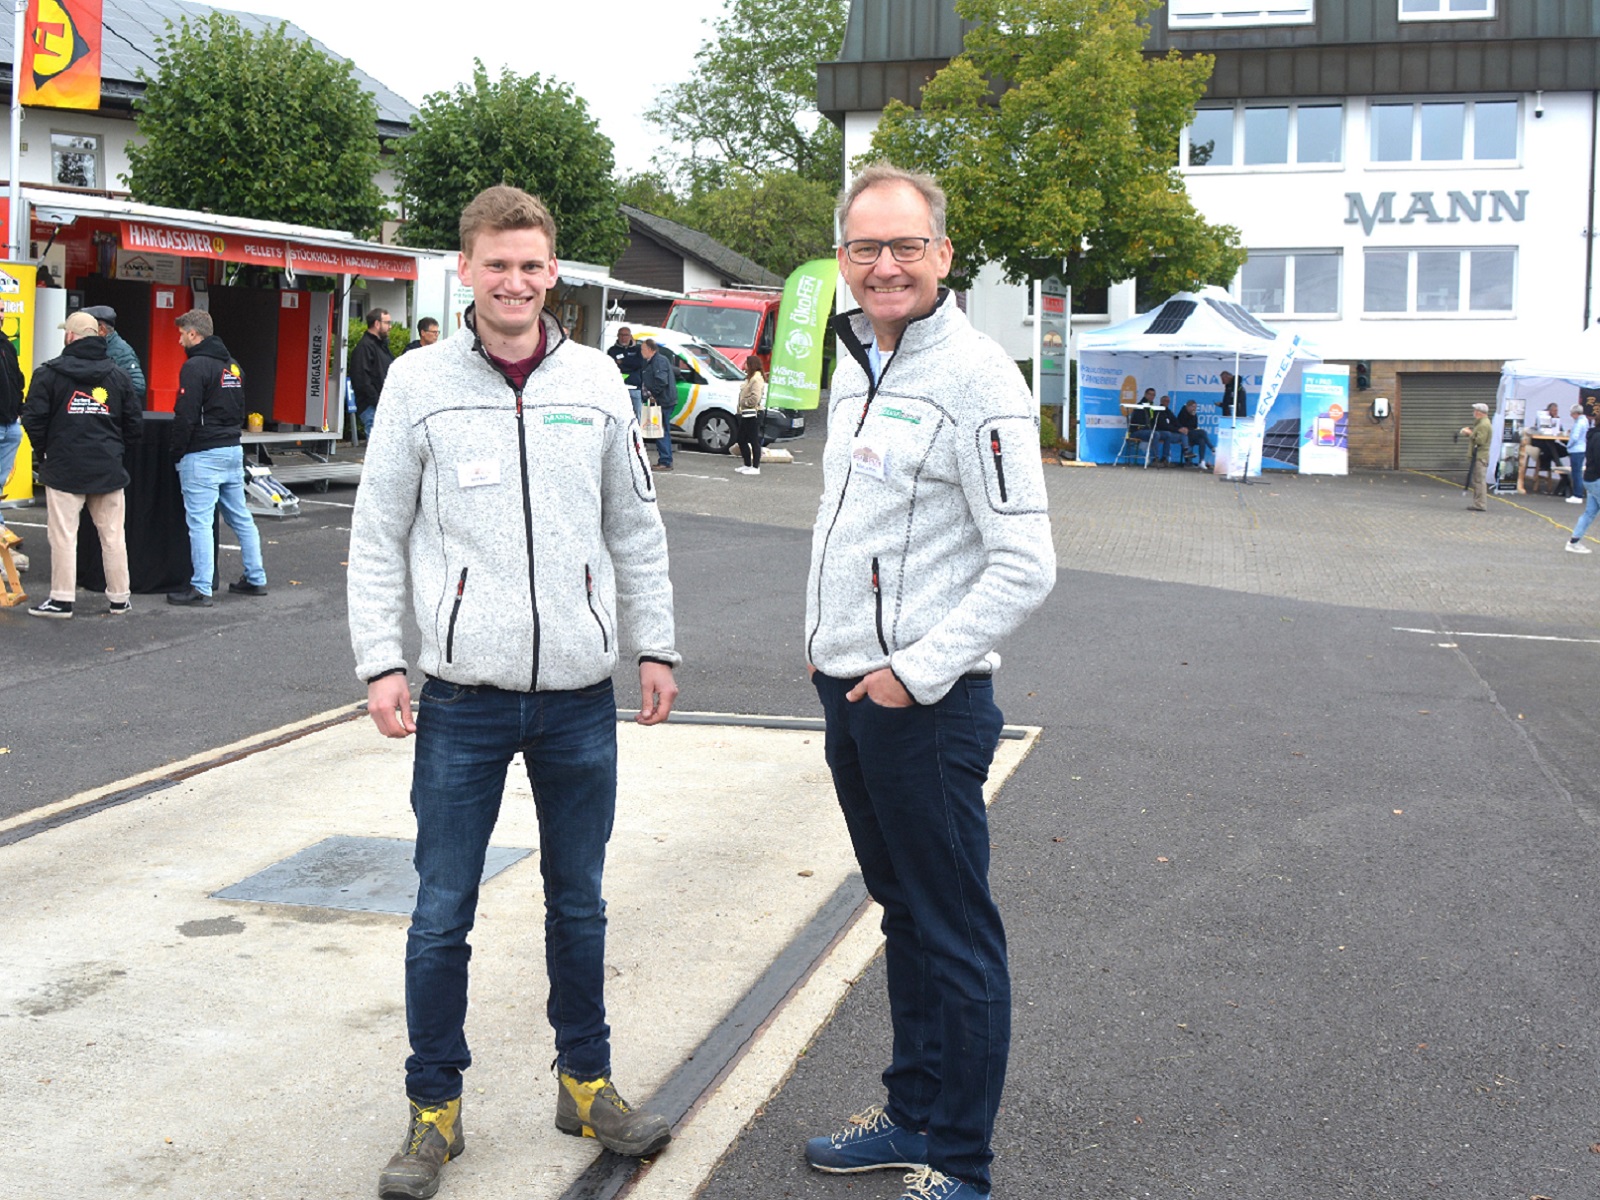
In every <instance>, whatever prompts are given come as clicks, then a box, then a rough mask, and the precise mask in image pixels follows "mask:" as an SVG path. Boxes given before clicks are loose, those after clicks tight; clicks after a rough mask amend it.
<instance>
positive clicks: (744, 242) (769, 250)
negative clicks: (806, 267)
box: [673, 171, 838, 276]
mask: <svg viewBox="0 0 1600 1200" xmlns="http://www.w3.org/2000/svg"><path fill="white" fill-rule="evenodd" d="M837 190H838V188H837V185H836V184H833V183H820V182H818V181H817V180H815V179H805V178H803V177H801V176H799V175H796V174H794V173H793V172H789V171H774V172H769V173H768V174H765V175H759V176H758V175H739V176H735V177H733V178H730V179H728V180H727V181H726V182H725V183H724V184H723V185H722V186H721V187H719V188H716V189H714V190H712V191H708V192H704V193H702V194H701V195H698V196H693V197H691V198H690V199H689V201H688V202H687V203H686V204H685V205H684V209H683V211H682V212H681V213H680V214H679V215H678V216H676V217H674V218H673V219H674V220H677V221H681V222H683V223H684V224H686V225H690V226H692V227H693V228H695V229H698V230H700V231H701V232H703V233H708V234H710V235H711V236H712V237H714V238H716V239H717V240H718V241H719V242H721V243H722V244H723V245H725V246H729V247H731V248H732V249H734V250H737V251H738V252H739V253H740V254H743V255H744V256H745V257H747V258H751V259H754V260H755V261H756V262H758V263H760V264H761V265H762V266H763V267H765V268H767V270H769V271H773V272H776V273H777V274H779V275H784V276H787V275H788V274H789V272H790V271H792V270H794V269H795V268H796V267H798V266H799V265H800V264H801V263H803V262H806V261H808V260H810V259H813V258H827V257H831V256H832V255H833V204H834V196H835V193H836V192H837Z"/></svg>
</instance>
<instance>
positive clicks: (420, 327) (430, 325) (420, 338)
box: [386, 317, 439, 378]
mask: <svg viewBox="0 0 1600 1200" xmlns="http://www.w3.org/2000/svg"><path fill="white" fill-rule="evenodd" d="M438 340H439V322H437V321H435V320H434V319H433V318H432V317H423V318H422V320H420V321H418V322H417V338H416V341H414V342H408V343H407V344H406V348H405V350H404V351H403V352H402V353H405V354H409V353H411V351H413V350H421V349H422V348H423V347H424V346H431V345H433V344H434V343H435V342H437V341H438ZM386 378H387V376H386Z"/></svg>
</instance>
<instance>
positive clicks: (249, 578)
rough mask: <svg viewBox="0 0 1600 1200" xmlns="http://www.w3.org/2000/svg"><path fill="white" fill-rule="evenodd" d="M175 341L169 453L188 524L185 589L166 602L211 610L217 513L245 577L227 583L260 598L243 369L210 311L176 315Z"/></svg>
mask: <svg viewBox="0 0 1600 1200" xmlns="http://www.w3.org/2000/svg"><path fill="white" fill-rule="evenodd" d="M175 324H176V325H177V326H178V344H179V345H181V346H182V347H183V350H184V353H185V354H187V355H188V360H187V361H186V362H185V363H184V364H183V368H182V369H181V370H180V371H179V372H178V399H177V402H176V403H175V404H174V405H173V409H172V456H173V457H174V458H175V459H177V461H178V483H179V484H180V485H181V486H182V488H183V515H184V517H185V518H186V519H187V521H188V524H189V565H190V567H191V570H192V574H191V576H190V580H189V586H188V587H186V588H184V589H183V590H182V591H177V592H168V593H167V603H168V604H176V605H179V606H181V607H184V608H210V607H211V585H212V581H213V579H214V578H215V576H216V549H215V543H214V541H213V537H214V534H213V530H214V529H215V528H216V524H217V508H218V507H219V506H220V507H221V509H222V519H223V520H224V521H226V522H227V523H228V528H229V529H231V530H233V535H234V536H235V537H236V538H238V539H239V549H240V551H241V552H242V553H243V555H244V574H243V575H242V576H241V577H240V578H239V579H238V580H237V581H236V582H233V583H230V584H229V585H228V591H230V592H232V593H233V594H234V595H236V596H265V595H266V594H267V569H266V567H265V566H264V565H263V563H262V561H261V535H260V534H259V533H258V532H257V531H256V522H255V518H254V517H252V516H251V515H250V510H249V508H247V507H246V506H245V500H244V445H243V443H242V441H241V439H240V433H241V431H242V429H243V428H244V420H245V408H246V405H245V399H244V372H243V371H241V370H240V369H239V364H238V362H237V361H236V360H235V359H234V357H233V355H231V354H229V353H228V348H227V347H226V346H224V345H223V344H222V339H221V338H219V337H218V336H217V334H216V326H215V324H213V322H212V320H211V314H210V313H208V312H201V311H200V310H199V309H197V308H196V309H191V310H190V311H189V312H186V313H184V314H183V316H181V317H179V318H178V319H177V321H176V322H175Z"/></svg>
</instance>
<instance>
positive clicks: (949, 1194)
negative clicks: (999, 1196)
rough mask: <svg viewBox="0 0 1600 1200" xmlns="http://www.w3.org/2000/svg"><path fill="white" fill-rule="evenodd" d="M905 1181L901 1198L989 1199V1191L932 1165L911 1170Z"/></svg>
mask: <svg viewBox="0 0 1600 1200" xmlns="http://www.w3.org/2000/svg"><path fill="white" fill-rule="evenodd" d="M904 1182H905V1185H906V1190H905V1194H904V1195H902V1196H901V1197H900V1200H989V1193H988V1192H980V1191H979V1190H978V1189H977V1188H975V1187H973V1186H972V1185H971V1184H970V1183H965V1182H963V1181H962V1180H960V1179H956V1178H954V1177H953V1176H950V1175H946V1174H945V1173H944V1172H943V1171H935V1170H934V1169H933V1168H932V1167H923V1168H922V1169H921V1170H920V1171H913V1172H911V1174H909V1175H907V1176H906V1177H905V1181H904Z"/></svg>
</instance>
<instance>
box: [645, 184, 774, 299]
mask: <svg viewBox="0 0 1600 1200" xmlns="http://www.w3.org/2000/svg"><path fill="white" fill-rule="evenodd" d="M622 213H623V215H624V216H625V217H627V218H628V221H629V223H630V224H632V225H634V226H635V227H637V228H639V229H642V230H644V231H645V233H647V234H649V235H650V236H651V237H653V238H654V239H655V240H656V241H658V242H660V243H661V244H662V245H664V246H667V247H669V248H670V249H673V250H676V251H678V252H679V253H680V254H682V255H683V256H684V257H685V258H695V259H699V260H700V261H701V262H703V263H704V264H705V265H706V266H708V267H710V268H711V269H712V270H714V271H716V272H717V273H718V274H719V275H721V276H723V277H724V278H725V279H729V280H732V281H733V282H735V283H753V284H757V285H759V286H761V287H782V286H783V276H781V275H775V274H773V273H772V272H771V271H769V270H767V269H766V268H765V267H763V266H762V265H761V264H760V263H758V262H756V261H754V260H753V259H748V258H746V257H745V256H744V255H742V254H740V253H739V252H738V251H737V250H730V249H729V248H728V247H727V246H724V245H723V244H722V243H721V242H719V241H717V239H716V238H714V237H711V236H710V235H709V234H704V233H701V232H700V231H699V230H698V229H690V228H689V227H688V226H687V225H680V224H678V222H676V221H669V220H667V218H666V217H658V216H656V215H655V214H654V213H647V212H645V211H644V209H642V208H634V207H632V206H631V205H627V204H624V205H623V206H622Z"/></svg>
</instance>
